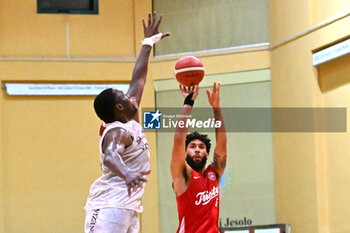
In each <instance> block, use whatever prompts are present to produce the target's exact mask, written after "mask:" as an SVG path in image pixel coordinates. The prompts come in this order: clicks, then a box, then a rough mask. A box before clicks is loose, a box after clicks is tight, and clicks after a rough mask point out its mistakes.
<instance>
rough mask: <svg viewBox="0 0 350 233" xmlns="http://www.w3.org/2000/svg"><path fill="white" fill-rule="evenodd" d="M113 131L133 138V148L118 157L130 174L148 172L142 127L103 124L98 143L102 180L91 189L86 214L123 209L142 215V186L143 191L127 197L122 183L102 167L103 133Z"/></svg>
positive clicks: (122, 180)
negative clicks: (110, 209) (119, 131)
mask: <svg viewBox="0 0 350 233" xmlns="http://www.w3.org/2000/svg"><path fill="white" fill-rule="evenodd" d="M113 128H123V129H125V130H126V131H128V132H129V133H130V135H131V136H132V144H131V145H130V146H128V147H127V148H126V149H125V151H124V154H123V155H122V156H121V157H122V161H123V162H124V163H125V165H126V166H127V167H128V168H129V170H130V171H131V172H135V173H139V172H141V171H149V170H150V152H149V146H148V143H147V140H146V137H145V134H144V132H143V129H142V126H141V125H140V124H139V123H137V122H136V121H135V120H131V121H128V122H127V123H125V124H123V123H121V122H118V121H115V122H113V123H109V124H106V129H105V130H104V132H103V134H102V136H101V139H100V162H101V168H102V176H101V177H100V178H98V179H97V180H96V181H95V182H94V183H93V184H92V185H91V188H90V194H89V196H88V199H87V203H86V205H85V210H91V209H101V208H125V209H131V210H135V211H137V212H142V206H141V197H142V195H143V193H144V187H145V183H144V184H143V186H142V188H139V189H138V191H136V192H132V193H131V196H130V197H129V196H128V190H127V186H126V183H125V180H124V179H122V178H121V177H119V176H117V175H115V174H113V173H112V172H111V171H109V169H108V168H107V167H105V166H103V162H102V161H103V158H104V154H103V153H102V142H103V139H104V137H105V135H106V133H107V132H108V131H109V130H110V129H113Z"/></svg>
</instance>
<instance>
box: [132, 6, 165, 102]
mask: <svg viewBox="0 0 350 233" xmlns="http://www.w3.org/2000/svg"><path fill="white" fill-rule="evenodd" d="M161 21H162V15H160V16H159V19H157V13H156V12H153V14H151V13H149V14H148V23H147V25H146V23H145V20H144V19H142V24H143V32H144V38H145V39H144V40H143V43H142V48H141V51H140V54H139V56H138V57H137V60H136V63H135V67H134V70H133V73H132V79H131V83H130V87H129V90H128V92H127V95H128V96H131V97H135V98H136V102H137V104H138V105H139V104H140V102H141V97H142V93H143V89H144V86H145V83H146V77H147V70H148V60H149V56H150V54H151V51H152V47H153V44H154V43H156V42H158V41H160V40H161V39H162V38H164V37H167V36H169V35H170V33H168V32H167V33H160V32H159V25H160V23H161Z"/></svg>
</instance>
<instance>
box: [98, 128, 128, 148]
mask: <svg viewBox="0 0 350 233" xmlns="http://www.w3.org/2000/svg"><path fill="white" fill-rule="evenodd" d="M104 141H106V142H112V141H113V142H115V143H116V144H125V145H130V144H131V143H132V136H131V134H130V133H129V132H128V130H127V129H125V128H123V127H118V126H117V127H113V128H110V129H108V131H107V132H106V134H105V137H104Z"/></svg>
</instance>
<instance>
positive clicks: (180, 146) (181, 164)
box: [170, 86, 199, 196]
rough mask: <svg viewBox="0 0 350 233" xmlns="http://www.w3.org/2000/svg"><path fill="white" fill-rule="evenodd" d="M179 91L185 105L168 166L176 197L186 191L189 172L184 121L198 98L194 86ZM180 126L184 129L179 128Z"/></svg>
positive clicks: (186, 129)
mask: <svg viewBox="0 0 350 233" xmlns="http://www.w3.org/2000/svg"><path fill="white" fill-rule="evenodd" d="M180 90H181V93H182V95H183V96H184V97H185V103H184V106H183V108H182V111H181V114H180V118H179V119H178V124H177V126H176V130H175V135H174V146H173V151H172V157H171V164H170V170H171V176H172V178H173V188H174V192H175V194H176V196H179V195H181V194H182V193H183V192H184V191H185V190H186V189H187V182H186V181H187V178H188V175H190V171H191V170H190V169H189V167H188V166H187V165H186V149H185V140H186V136H187V132H188V128H187V127H186V121H187V119H188V116H189V115H190V114H191V111H192V105H193V101H194V100H195V99H196V98H197V96H198V91H199V88H198V86H196V87H193V88H191V89H190V90H189V91H188V90H187V91H186V90H185V89H184V88H183V87H181V86H180ZM191 102H192V105H191ZM181 122H183V123H181ZM181 125H182V126H184V127H181Z"/></svg>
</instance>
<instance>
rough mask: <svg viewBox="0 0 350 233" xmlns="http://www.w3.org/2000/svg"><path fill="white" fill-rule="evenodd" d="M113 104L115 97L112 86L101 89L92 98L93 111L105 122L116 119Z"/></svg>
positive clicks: (114, 103)
mask: <svg viewBox="0 0 350 233" xmlns="http://www.w3.org/2000/svg"><path fill="white" fill-rule="evenodd" d="M115 105H116V97H115V94H114V92H113V89H112V88H108V89H105V90H103V91H102V92H101V93H100V94H98V95H97V96H96V98H95V100H94V108H95V112H96V114H97V116H98V117H99V118H100V119H101V120H103V121H104V122H105V123H111V122H114V121H115V120H116V116H115Z"/></svg>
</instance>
